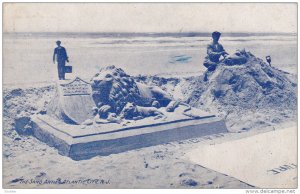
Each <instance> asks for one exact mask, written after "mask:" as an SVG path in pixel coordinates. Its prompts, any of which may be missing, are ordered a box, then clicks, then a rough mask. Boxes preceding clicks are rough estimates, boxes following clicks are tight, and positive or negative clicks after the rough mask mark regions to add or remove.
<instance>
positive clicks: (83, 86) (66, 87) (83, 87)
mask: <svg viewBox="0 0 300 194" xmlns="http://www.w3.org/2000/svg"><path fill="white" fill-rule="evenodd" d="M60 86H61V87H62V91H63V95H64V96H71V95H90V94H91V90H90V87H91V86H90V84H89V83H86V82H84V81H82V80H81V79H79V78H76V79H75V80H74V81H73V82H71V83H68V84H60Z"/></svg>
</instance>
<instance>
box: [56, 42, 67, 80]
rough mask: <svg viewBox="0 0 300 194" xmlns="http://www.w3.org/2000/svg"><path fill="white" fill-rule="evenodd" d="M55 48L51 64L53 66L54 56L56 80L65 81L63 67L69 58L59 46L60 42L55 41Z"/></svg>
mask: <svg viewBox="0 0 300 194" xmlns="http://www.w3.org/2000/svg"><path fill="white" fill-rule="evenodd" d="M56 44H57V47H56V48H55V49H54V54H53V63H54V64H55V55H56V61H57V69H58V78H59V80H64V79H65V65H66V61H67V62H68V63H69V57H68V55H67V51H66V49H65V48H64V47H62V46H60V45H61V41H59V40H58V41H56Z"/></svg>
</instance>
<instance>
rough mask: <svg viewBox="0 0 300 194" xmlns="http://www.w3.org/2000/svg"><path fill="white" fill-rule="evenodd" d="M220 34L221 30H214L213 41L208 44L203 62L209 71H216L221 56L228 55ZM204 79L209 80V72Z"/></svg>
mask: <svg viewBox="0 0 300 194" xmlns="http://www.w3.org/2000/svg"><path fill="white" fill-rule="evenodd" d="M220 36H221V33H220V32H217V31H215V32H213V33H212V38H213V42H212V43H211V44H209V45H207V56H206V57H205V60H204V63H203V65H204V66H205V67H206V68H207V72H212V71H214V70H215V69H216V67H217V65H218V63H219V60H220V57H221V56H223V57H224V58H225V57H226V56H227V55H228V53H227V52H225V50H224V48H223V46H222V45H221V44H220V43H219V39H220ZM204 80H205V81H206V80H207V73H205V77H204Z"/></svg>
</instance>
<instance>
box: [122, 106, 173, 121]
mask: <svg viewBox="0 0 300 194" xmlns="http://www.w3.org/2000/svg"><path fill="white" fill-rule="evenodd" d="M120 115H121V118H124V119H127V120H140V119H143V118H146V117H155V119H160V118H162V119H166V118H167V117H166V116H165V115H164V113H162V112H161V111H159V110H158V109H157V108H155V107H143V106H138V105H136V104H135V103H133V102H128V103H127V104H126V105H125V106H124V108H123V110H122V112H121V114H120Z"/></svg>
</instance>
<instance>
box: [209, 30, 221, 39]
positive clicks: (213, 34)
mask: <svg viewBox="0 0 300 194" xmlns="http://www.w3.org/2000/svg"><path fill="white" fill-rule="evenodd" d="M211 36H212V37H213V38H214V37H216V38H219V37H220V36H221V33H220V32H218V31H214V32H213V33H212V34H211Z"/></svg>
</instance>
